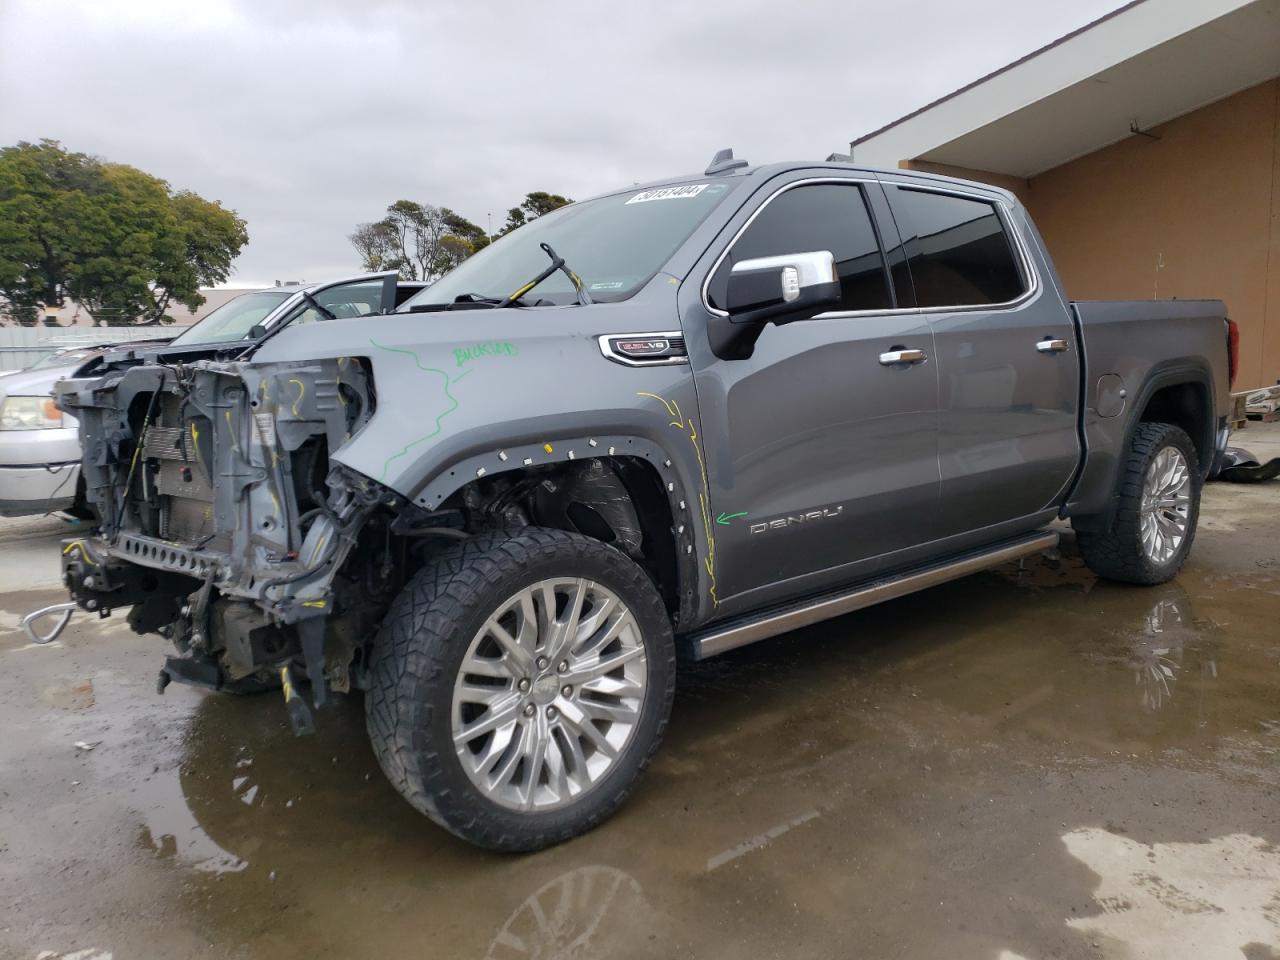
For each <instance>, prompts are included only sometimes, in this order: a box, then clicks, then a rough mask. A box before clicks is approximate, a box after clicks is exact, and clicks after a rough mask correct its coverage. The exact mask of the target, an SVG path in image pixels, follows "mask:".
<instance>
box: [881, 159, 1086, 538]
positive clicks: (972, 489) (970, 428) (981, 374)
mask: <svg viewBox="0 0 1280 960" xmlns="http://www.w3.org/2000/svg"><path fill="white" fill-rule="evenodd" d="M886 192H887V195H888V197H889V202H890V205H891V206H892V208H893V215H894V219H895V221H896V224H897V227H898V229H899V231H900V233H901V236H902V239H903V247H904V250H905V253H906V264H907V269H908V270H909V273H910V277H911V282H912V284H913V286H914V292H915V297H916V301H917V303H918V305H919V307H920V309H921V311H922V313H923V314H924V315H925V316H927V317H928V318H929V322H930V324H931V326H932V328H933V335H934V346H935V350H936V354H935V356H936V359H937V372H938V381H939V406H940V413H939V430H938V453H939V465H940V471H941V476H942V500H941V508H940V509H941V515H940V523H939V528H938V532H939V534H940V535H942V536H953V535H960V534H973V535H975V536H976V537H977V538H979V539H980V538H981V531H983V530H985V529H987V528H993V527H1000V526H1002V525H1006V524H1010V523H1016V522H1018V521H1025V522H1026V524H1027V525H1035V524H1036V523H1037V522H1042V521H1043V519H1044V514H1045V513H1046V512H1050V511H1053V510H1054V508H1055V506H1056V504H1057V503H1058V502H1059V498H1060V497H1061V494H1062V492H1063V490H1064V489H1065V488H1066V486H1067V484H1068V483H1069V482H1070V480H1071V477H1072V475H1073V473H1074V471H1075V469H1076V466H1077V464H1078V463H1079V456H1080V444H1079V437H1078V434H1077V424H1076V416H1077V407H1078V404H1079V398H1078V395H1079V383H1080V380H1079V378H1080V358H1079V355H1078V352H1077V344H1076V337H1075V330H1074V327H1073V324H1072V322H1071V318H1070V314H1069V312H1068V309H1067V307H1066V304H1064V303H1063V301H1062V299H1061V297H1060V296H1059V295H1058V292H1057V289H1056V287H1054V286H1053V285H1052V284H1042V283H1041V282H1040V276H1041V273H1042V271H1040V270H1039V268H1038V265H1037V264H1035V263H1034V262H1033V261H1032V260H1031V259H1030V253H1029V250H1027V249H1026V248H1025V247H1024V245H1022V244H1020V243H1019V241H1018V234H1017V232H1016V231H1017V230H1018V227H1017V225H1016V223H1014V222H1013V220H1012V216H1013V212H1012V211H1010V210H1008V209H1007V208H1005V206H1004V204H1003V203H1001V202H1000V201H999V200H998V199H997V198H996V197H995V196H983V195H981V194H978V193H972V192H953V191H947V190H938V189H932V188H926V189H921V188H920V187H918V186H915V185H913V186H911V187H907V186H906V185H899V186H890V185H888V184H886ZM1002 532H1005V531H1001V530H996V531H994V533H995V534H997V535H998V534H999V533H1002Z"/></svg>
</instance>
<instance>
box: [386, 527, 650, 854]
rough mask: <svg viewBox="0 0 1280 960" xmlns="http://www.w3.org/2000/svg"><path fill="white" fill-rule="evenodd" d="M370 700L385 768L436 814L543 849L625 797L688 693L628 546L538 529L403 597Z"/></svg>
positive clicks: (464, 831)
mask: <svg viewBox="0 0 1280 960" xmlns="http://www.w3.org/2000/svg"><path fill="white" fill-rule="evenodd" d="M371 679H372V685H371V688H370V690H369V692H368V694H367V696H366V700H365V703H366V716H367V723H368V729H369V735H370V738H371V740H372V742H373V747H374V751H375V753H376V754H377V756H378V760H379V763H380V764H381V765H382V769H383V771H384V772H385V773H386V774H387V776H388V778H389V779H390V780H391V782H392V783H393V784H394V785H395V786H396V788H397V789H398V790H399V791H400V792H401V793H402V794H403V795H404V797H405V798H406V799H407V800H408V801H409V802H410V803H411V804H412V805H413V806H414V807H416V808H417V809H418V810H420V811H422V812H423V813H425V814H426V815H427V816H429V817H430V818H431V819H432V820H434V821H435V822H436V823H438V824H440V825H441V826H443V827H444V828H446V829H447V830H450V831H452V832H453V833H455V834H457V835H458V836H460V837H462V838H463V839H466V840H469V841H471V842H472V843H475V844H478V845H480V846H483V847H488V848H491V849H497V850H508V851H528V850H537V849H540V848H542V847H546V846H550V845H551V844H554V843H559V842H561V841H563V840H567V839H569V838H570V837H573V836H576V835H577V834H580V833H583V832H585V831H586V830H589V829H591V828H592V827H594V826H596V825H597V824H598V823H600V822H601V821H603V820H604V819H605V818H606V817H608V816H609V815H610V814H611V813H612V812H613V811H614V810H615V809H617V807H618V806H619V805H620V804H621V803H622V802H623V800H624V799H625V798H626V796H627V794H628V793H629V792H630V790H631V788H632V786H633V785H634V783H635V781H636V779H637V778H638V777H639V775H640V773H641V772H642V771H643V770H644V768H645V767H646V766H647V765H648V763H649V759H650V758H651V757H652V755H653V752H654V751H655V750H656V748H657V746H658V742H659V740H660V738H661V735H662V731H663V729H664V727H665V726H666V722H667V717H668V715H669V713H670V709H671V700H672V695H673V693H674V688H675V646H674V641H673V639H672V635H671V624H670V621H669V620H668V618H667V612H666V609H665V607H664V606H663V603H662V599H661V597H660V596H659V594H658V591H657V590H656V589H655V588H654V585H653V583H652V582H651V581H650V580H649V578H648V576H647V575H646V574H645V572H644V571H643V570H642V569H641V568H640V567H638V566H637V565H636V564H635V563H633V562H632V561H631V560H629V559H628V558H627V557H626V556H625V555H623V554H622V553H621V552H619V551H618V550H616V549H614V548H613V547H610V546H608V545H606V544H603V543H600V542H598V541H595V540H591V539H589V538H587V537H583V536H579V535H577V534H571V533H565V532H562V531H559V530H548V529H539V528H526V529H523V530H520V531H517V532H511V533H504V534H498V535H493V536H485V537H476V538H472V539H470V540H466V541H462V542H460V543H457V544H455V545H452V546H450V547H449V548H447V549H446V550H445V551H444V552H442V553H441V554H440V555H439V557H438V558H437V559H436V560H435V562H434V563H433V564H432V565H431V566H429V567H427V568H425V569H424V570H422V571H421V572H419V573H418V574H417V575H416V576H415V577H414V579H413V580H412V581H411V582H410V583H409V584H408V585H407V586H406V587H405V589H404V591H403V592H402V593H401V595H400V596H399V597H398V598H397V599H396V601H395V603H394V604H393V605H392V608H391V610H390V611H389V612H388V614H387V617H386V619H385V620H384V622H383V625H382V629H381V630H380V632H379V634H378V637H377V639H376V641H375V644H374V651H373V658H372V663H371Z"/></svg>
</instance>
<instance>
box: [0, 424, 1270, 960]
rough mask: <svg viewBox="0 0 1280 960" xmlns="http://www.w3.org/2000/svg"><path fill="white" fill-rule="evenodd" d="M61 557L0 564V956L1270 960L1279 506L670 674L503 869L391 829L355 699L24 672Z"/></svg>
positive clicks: (18, 556) (45, 545) (125, 673)
mask: <svg viewBox="0 0 1280 960" xmlns="http://www.w3.org/2000/svg"><path fill="white" fill-rule="evenodd" d="M1238 442H1240V443H1241V444H1242V445H1244V446H1247V447H1251V448H1253V449H1255V452H1258V453H1259V454H1262V455H1264V458H1265V457H1266V456H1273V455H1276V454H1280V429H1274V428H1263V429H1259V428H1257V427H1255V426H1251V427H1250V429H1249V430H1248V431H1246V433H1245V434H1244V435H1242V436H1240V437H1239V438H1238ZM51 524H52V525H51ZM61 532H62V531H61V530H60V529H59V528H58V525H57V523H56V522H53V521H38V522H34V523H33V522H22V523H14V524H7V525H6V526H5V527H4V528H0V730H2V731H3V733H0V956H6V957H9V956H11V957H15V958H36V957H46V958H47V957H58V956H77V957H79V958H81V960H84V958H88V957H100V956H106V955H107V954H108V953H110V954H111V955H113V956H114V958H116V960H123V958H132V957H145V958H151V957H165V958H168V957H234V958H246V957H253V958H258V957H261V958H303V957H305V958H319V957H384V956H385V957H413V958H419V957H421V958H434V957H449V958H454V957H478V958H479V957H492V958H522V957H538V958H585V957H594V956H609V957H642V956H646V957H647V956H654V957H669V956H696V957H700V958H701V957H707V958H721V957H724V958H735V960H736V958H741V957H836V956H840V957H859V958H880V957H885V958H889V957H904V958H917V957H919V958H923V957H947V958H950V960H971V958H972V960H1017V958H1027V960H1042V958H1049V957H1054V958H1057V957H1089V958H1094V957H1114V958H1129V957H1152V958H1160V960H1175V958H1184V957H1185V958H1214V957H1223V958H1226V957H1231V958H1240V957H1244V958H1248V960H1264V958H1272V960H1274V958H1276V957H1280V846H1278V843H1280V796H1278V794H1277V787H1280V484H1270V485H1266V486H1260V487H1240V486H1231V485H1226V484H1215V485H1212V486H1210V487H1209V488H1208V489H1207V491H1206V496H1205V504H1204V512H1203V514H1202V522H1201V531H1200V535H1199V537H1198V539H1197V542H1196V546H1195V550H1194V552H1193V554H1192V559H1191V561H1190V562H1189V564H1188V565H1187V567H1186V568H1185V570H1184V572H1183V573H1182V574H1181V575H1180V576H1179V577H1178V579H1177V580H1176V581H1175V582H1173V583H1171V584H1168V585H1165V586H1162V587H1156V588H1136V587H1121V586H1115V585H1110V584H1105V583H1100V582H1098V581H1097V580H1095V579H1094V578H1093V577H1092V576H1091V575H1090V574H1089V573H1088V572H1087V571H1086V570H1085V569H1084V568H1083V566H1082V565H1081V563H1080V561H1079V559H1078V558H1077V556H1076V555H1075V551H1074V544H1073V542H1072V541H1071V539H1070V538H1069V537H1068V538H1067V539H1066V541H1065V542H1064V546H1063V550H1062V556H1061V558H1059V559H1046V560H1036V561H1034V562H1028V563H1026V564H1024V565H1022V566H1017V565H1014V566H1009V567H1005V568H1002V569H1000V570H998V571H994V572H991V573H986V574H979V575H977V576H974V577H971V578H969V579H967V580H964V581H960V582H956V583H953V584H950V585H947V586H944V587H940V588H937V589H934V590H932V591H929V592H927V593H923V594H919V595H916V596H914V597H910V598H906V599H903V600H900V601H896V602H893V603H890V604H886V605H883V606H881V607H878V608H874V609H871V610H868V611H865V612H862V613H859V614H856V615H852V616H849V617H845V618H843V619H840V620H837V621H834V622H831V623H829V624H825V625H822V626H819V627H815V628H811V629H808V630H804V631H800V632H798V633H795V634H792V635H789V636H786V637H782V638H778V639H777V640H774V641H771V642H767V643H764V644H760V645H757V646H755V647H753V648H747V649H744V650H742V651H738V652H736V653H733V654H730V655H727V656H725V657H723V658H720V659H717V660H712V661H709V662H707V663H704V664H700V665H687V666H686V668H685V669H684V672H683V674H682V675H681V678H680V688H679V692H678V694H677V699H676V706H675V713H674V716H673V718H672V721H671V725H670V728H669V733H668V737H667V741H666V744H665V745H664V747H663V749H662V751H661V752H660V754H659V756H658V758H657V760H656V762H655V763H654V766H653V768H652V769H651V771H650V772H649V774H648V776H647V777H646V778H645V780H644V782H643V784H642V785H641V787H640V788H639V789H638V790H637V792H636V794H635V795H634V797H633V798H632V799H631V801H630V802H629V803H628V804H627V806H626V807H625V808H624V809H623V810H622V811H621V813H620V814H619V815H618V816H616V817H615V818H614V819H613V820H611V821H610V822H608V823H607V824H606V825H605V826H603V827H602V828H600V829H599V830H597V831H596V832H594V833H592V834H590V835H588V836H586V837H583V838H580V839H579V840H577V841H574V842H572V843H569V844H566V845H564V846H562V847H559V848H556V849H553V850H550V851H547V852H544V853H541V854H537V855H533V856H526V857H507V856H498V855H493V854H486V853H483V852H480V851H477V850H475V849H472V848H471V847H468V846H466V845H465V844H463V843H462V842H460V841H458V840H455V839H453V838H452V837H450V836H448V835H446V834H445V833H443V832H442V831H441V830H439V829H438V828H436V827H435V826H433V825H432V824H431V823H430V822H428V821H427V820H425V819H423V818H421V817H420V816H418V815H417V814H416V813H415V812H414V811H413V810H411V809H410V808H409V806H408V805H407V804H406V803H404V802H403V801H402V800H401V799H400V798H399V796H398V795H397V794H396V793H395V792H394V791H393V790H392V789H391V787H390V786H389V785H388V784H387V783H386V782H384V780H383V779H382V776H381V774H380V772H379V771H378V768H377V765H376V762H375V761H374V759H373V756H372V755H371V753H370V750H369V747H368V745H367V742H366V739H365V734H364V722H363V713H362V706H361V703H360V702H359V700H358V698H352V699H350V700H348V701H347V702H345V703H343V704H342V705H341V706H340V707H339V708H338V709H336V710H334V711H333V712H331V713H329V714H327V715H326V716H325V717H324V719H323V722H322V724H321V728H320V732H319V734H318V735H317V736H315V737H313V738H310V739H304V740H298V739H294V738H293V737H292V736H291V735H290V733H289V730H288V728H287V725H286V722H285V715H284V711H283V708H282V706H281V704H280V702H279V700H278V699H277V697H275V696H272V695H267V696H261V697H250V698H235V697H230V696H218V695H206V694H203V693H200V692H197V691H193V690H190V689H186V688H181V687H177V686H174V687H170V688H169V690H168V692H167V693H166V694H165V696H163V697H159V696H156V694H155V690H154V682H155V676H156V671H157V669H158V667H159V662H160V657H161V656H162V654H163V642H162V641H161V640H159V639H158V638H142V637H137V636H135V635H133V634H131V633H130V632H129V630H128V628H127V627H126V626H125V624H124V622H123V620H122V619H121V618H119V617H113V618H111V619H110V620H107V621H94V620H90V619H88V618H85V617H80V618H77V619H76V620H75V621H74V622H73V626H72V627H71V628H70V629H69V630H68V631H67V633H66V634H65V635H64V638H63V639H62V640H61V641H60V642H59V643H58V644H56V645H54V646H51V647H45V648H35V647H29V646H27V644H26V641H25V639H24V638H23V637H22V636H21V634H20V633H19V632H17V631H16V630H15V627H16V624H17V618H18V616H19V615H20V614H21V613H23V612H25V611H26V610H28V609H30V608H32V607H34V606H36V605H39V604H42V603H47V602H54V601H57V600H60V599H61V598H62V595H61V593H60V591H59V590H58V589H57V587H56V571H57V559H56V555H55V554H56V550H55V543H56V537H57V536H58V535H60V534H61ZM77 742H81V743H83V744H85V745H86V746H89V745H93V748H92V749H91V750H86V749H83V748H81V747H77V746H76V744H77ZM77 951H86V952H84V953H77Z"/></svg>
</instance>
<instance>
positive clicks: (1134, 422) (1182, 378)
mask: <svg viewBox="0 0 1280 960" xmlns="http://www.w3.org/2000/svg"><path fill="white" fill-rule="evenodd" d="M1184 384H1194V385H1198V386H1200V387H1202V388H1203V389H1204V393H1205V399H1206V400H1207V401H1208V403H1209V413H1208V416H1207V417H1206V418H1205V425H1204V432H1205V435H1204V436H1203V437H1192V438H1191V442H1192V443H1194V444H1195V445H1196V450H1197V451H1200V450H1205V451H1208V456H1207V457H1205V456H1202V457H1201V460H1202V461H1203V462H1202V463H1201V464H1200V471H1201V473H1202V474H1204V473H1205V472H1207V471H1208V470H1209V468H1210V467H1211V466H1212V462H1213V448H1214V438H1215V436H1216V433H1217V425H1216V424H1215V423H1214V419H1215V418H1214V415H1213V413H1214V411H1213V400H1214V397H1215V396H1216V394H1215V392H1214V383H1213V371H1212V370H1210V369H1209V366H1208V364H1206V363H1205V362H1204V361H1202V360H1194V359H1190V358H1186V359H1181V360H1168V361H1165V362H1163V363H1158V364H1156V365H1155V366H1154V367H1152V368H1151V370H1150V371H1148V373H1147V378H1146V379H1145V380H1144V381H1143V383H1142V389H1141V390H1139V391H1138V399H1137V400H1136V401H1135V402H1134V404H1133V407H1132V408H1131V412H1130V414H1129V417H1128V422H1127V423H1126V424H1125V428H1124V447H1123V449H1124V450H1128V449H1129V444H1130V443H1132V442H1133V432H1134V431H1135V430H1137V429H1138V424H1139V423H1141V422H1142V413H1143V411H1144V410H1146V409H1147V405H1148V404H1150V403H1151V398H1152V397H1154V396H1155V395H1156V394H1157V393H1158V392H1159V391H1161V390H1163V389H1165V388H1166V387H1180V386H1183V385H1184Z"/></svg>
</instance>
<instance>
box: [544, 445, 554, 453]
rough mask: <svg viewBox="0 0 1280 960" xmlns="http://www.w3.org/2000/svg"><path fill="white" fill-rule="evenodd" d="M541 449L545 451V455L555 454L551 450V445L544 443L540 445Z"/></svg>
mask: <svg viewBox="0 0 1280 960" xmlns="http://www.w3.org/2000/svg"><path fill="white" fill-rule="evenodd" d="M542 449H543V450H545V451H546V452H547V453H554V452H555V451H554V450H552V449H551V444H549V443H544V444H543V445H542Z"/></svg>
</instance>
